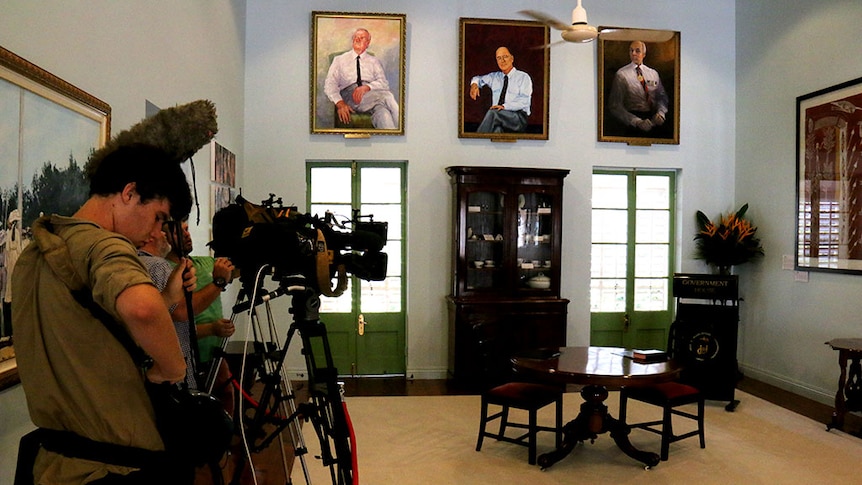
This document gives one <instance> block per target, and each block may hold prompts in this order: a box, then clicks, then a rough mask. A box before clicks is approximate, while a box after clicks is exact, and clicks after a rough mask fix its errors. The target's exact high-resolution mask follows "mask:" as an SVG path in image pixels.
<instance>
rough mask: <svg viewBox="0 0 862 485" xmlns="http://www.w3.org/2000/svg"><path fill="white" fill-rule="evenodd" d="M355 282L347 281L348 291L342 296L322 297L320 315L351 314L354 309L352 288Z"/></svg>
mask: <svg viewBox="0 0 862 485" xmlns="http://www.w3.org/2000/svg"><path fill="white" fill-rule="evenodd" d="M352 286H353V280H352V279H350V278H348V279H347V289H346V290H344V294H343V295H341V296H337V297H336V296H332V297H330V296H323V295H321V296H320V313H350V312H351V311H352V309H353V298H352V297H351V295H352V294H353V293H352V292H351V288H352Z"/></svg>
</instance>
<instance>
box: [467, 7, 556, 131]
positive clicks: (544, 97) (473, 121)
mask: <svg viewBox="0 0 862 485" xmlns="http://www.w3.org/2000/svg"><path fill="white" fill-rule="evenodd" d="M459 31H460V44H459V55H458V137H459V138H486V139H490V140H492V141H512V142H514V141H517V140H547V139H548V99H549V93H550V79H551V76H550V69H551V55H550V49H549V48H547V46H548V45H549V43H550V29H549V28H548V26H547V25H545V24H542V23H540V22H535V21H531V20H492V19H476V18H461V19H460V29H459ZM503 48H505V50H506V51H507V52H508V53H507V54H505V55H506V56H511V58H509V59H508V60H509V61H510V63H511V64H514V68H515V69H516V70H518V71H521V72H522V73H526V74H527V75H528V76H529V79H530V81H531V84H532V92H531V94H530V99H529V102H527V103H520V104H523V105H526V106H529V108H528V109H526V110H514V109H512V110H508V111H520V112H523V113H524V114H525V115H526V124H524V123H523V121H519V122H518V126H519V127H521V128H519V129H521V130H522V131H513V130H511V129H510V128H508V127H505V128H504V127H502V126H505V125H506V123H500V122H497V123H495V122H493V121H491V120H490V119H489V120H488V122H486V125H484V126H485V127H487V128H485V127H483V121H484V120H485V119H486V117H488V116H489V114H493V113H490V112H491V111H492V110H494V109H496V108H493V107H494V106H503V107H504V108H503V110H507V108H508V107H509V106H507V103H503V104H502V105H499V104H498V101H499V99H497V100H494V99H492V98H494V93H495V92H496V93H499V91H501V90H500V89H497V90H496V91H492V89H493V88H494V84H493V83H495V82H497V81H494V77H493V76H497V77H500V74H501V72H502V71H501V66H500V65H498V61H497V59H496V58H497V57H498V56H497V51H498V50H500V49H503ZM501 52H502V51H501ZM504 62H505V60H504ZM473 80H478V81H479V82H478V83H477V86H478V88H479V91H478V94H477V95H476V97H475V99H473V96H472V95H471V85H472V84H473V83H472V81H473ZM485 80H487V81H489V82H490V83H491V84H486V83H485ZM479 84H482V86H479ZM521 97H522V98H523V96H521ZM507 101H510V102H512V101H511V100H507ZM512 103H513V104H515V103H518V101H517V99H516V100H515V101H514V102H512ZM520 104H518V105H516V106H520ZM498 129H499V130H503V131H502V132H494V131H493V130H498ZM480 130H482V131H480Z"/></svg>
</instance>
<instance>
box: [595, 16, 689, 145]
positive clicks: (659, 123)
mask: <svg viewBox="0 0 862 485" xmlns="http://www.w3.org/2000/svg"><path fill="white" fill-rule="evenodd" d="M607 28H610V27H599V31H601V30H602V29H607ZM639 30H649V29H639ZM657 32H658V31H657ZM596 42H598V45H597V54H598V55H597V58H598V69H597V72H598V99H599V102H598V141H604V142H617V143H628V144H629V145H653V144H668V145H679V101H680V94H679V74H680V33H679V32H673V36H672V37H671V38H670V39H669V40H667V41H664V42H646V43H645V44H646V56H645V58H644V59H643V65H644V66H647V67H648V68H652V69H653V70H654V71H655V73H657V75H658V78H659V79H660V80H661V82H660V85H661V86H662V88H663V89H662V91H663V92H664V93H666V95H667V107H666V108H667V111H666V112H664V113H663V114H664V116H663V118H664V119H663V120H659V119H651V118H652V117H654V115H655V113H654V111H652V112H650V113H637V114H636V115H631V116H629V115H628V114H626V113H630V112H631V110H630V108H629V107H628V106H624V103H623V101H622V99H621V98H622V97H623V96H624V94H616V93H624V92H625V88H624V87H623V86H625V82H626V81H625V78H623V77H622V76H623V72H622V71H623V68H626V67H627V66H628V65H629V64H630V63H631V62H632V60H631V58H630V57H629V47H630V46H631V44H632V42H633V41H630V40H602V38H601V36H600V37H599V39H598V40H597V41H596ZM618 71H620V76H621V81H620V82H618V83H616V84H617V87H618V90H617V91H614V85H615V82H614V80H615V78H616V76H617V72H618ZM653 83H655V81H654V80H653V76H647V80H646V81H645V82H644V84H645V85H647V87H646V90H647V91H649V90H650V89H653V90H655V88H656V87H657V85H656V84H653ZM649 84H652V85H651V86H650V85H649ZM653 92H656V93H657V92H659V91H653ZM653 109H655V104H653ZM632 116H636V117H637V118H641V119H644V120H648V121H649V123H648V124H647V125H641V126H640V127H638V126H636V125H633V124H632V121H631V120H634V119H635V118H634V117H632Z"/></svg>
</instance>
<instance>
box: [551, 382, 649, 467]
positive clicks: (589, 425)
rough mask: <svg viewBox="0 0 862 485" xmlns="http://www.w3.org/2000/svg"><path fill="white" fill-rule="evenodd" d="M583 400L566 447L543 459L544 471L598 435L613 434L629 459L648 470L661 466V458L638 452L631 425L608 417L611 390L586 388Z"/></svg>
mask: <svg viewBox="0 0 862 485" xmlns="http://www.w3.org/2000/svg"><path fill="white" fill-rule="evenodd" d="M581 397H583V398H584V403H583V404H581V412H580V413H579V414H578V416H577V417H576V418H575V419H573V420H572V421H569V422H568V423H567V424H566V425H565V426H563V443H562V445H560V447H559V448H557V449H556V450H554V451H552V452H550V453H545V454H543V455H540V456H539V458H538V461H537V463H538V465H539V466H540V467H542V469H545V468H548V467H550V466H551V465H553V464H554V463H556V462H558V461H560V460H562V459H563V458H565V457H566V455H568V454H569V453H571V452H572V450H573V449H574V448H575V445H577V444H578V443H579V442H583V441H586V440H588V439H589V440H590V442H593V441H595V439H596V438H597V437H598V435H600V434H602V433H608V432H610V434H611V438H613V439H614V443H616V444H617V447H619V449H621V450H622V451H623V452H624V453H625V454H626V455H628V456H630V457H632V458H634V459H635V460H638V461H640V462H642V463H643V464H644V465H646V466H647V467H653V466H656V465H658V463H659V461H660V457H659V455H658V454H656V453H651V452H648V451H641V450H638V449H637V448H635V447H634V445H632V444H631V442H630V441H629V432H630V431H631V430H630V429H629V427H628V425H627V424H626V423H624V422H622V421H620V420H618V419H615V418H613V417H612V416H611V415H609V414H608V407H607V406H605V405H604V404H603V402H604V401H605V399H607V397H608V390H607V389H606V388H605V387H604V386H595V385H590V386H586V387H584V388H583V390H581Z"/></svg>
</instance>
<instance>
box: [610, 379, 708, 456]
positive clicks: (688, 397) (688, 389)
mask: <svg viewBox="0 0 862 485" xmlns="http://www.w3.org/2000/svg"><path fill="white" fill-rule="evenodd" d="M628 399H635V400H637V401H642V402H645V403H648V404H652V405H655V406H659V407H660V408H662V409H663V410H664V412H663V415H662V419H661V420H659V421H646V422H642V423H635V424H630V425H629V427H630V428H632V429H634V428H640V429H644V430H646V431H650V432H652V433H656V434H658V435H661V459H662V461H666V460H667V458H668V454H669V450H670V444H671V443H673V442H676V441H679V440H682V439H685V438H690V437H692V436H699V437H700V447H701V448H706V440H705V438H704V433H703V408H704V399H703V394H701V392H700V391H699V390H698V389H697V388H696V387H692V386H689V385H687V384H682V383H680V382H665V383H662V384H657V385H654V386H649V387H623V388H622V389H620V420H621V421H623V422H625V421H626V406H627V403H628ZM693 403H697V414H692V413H690V412H687V411H683V410H680V409H676V408H677V407H679V406H683V405H686V404H693ZM673 416H682V417H685V418H689V419H693V420H695V421H697V429H696V430H694V431H690V432H687V433H683V434H681V435H674V434H673V421H672V417H673ZM658 425H661V427H660V428H658V427H657V426H658Z"/></svg>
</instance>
